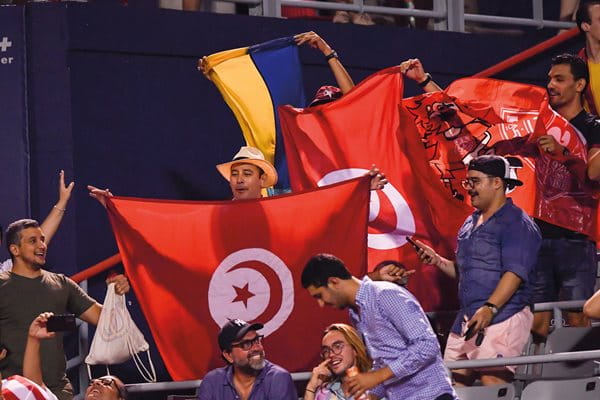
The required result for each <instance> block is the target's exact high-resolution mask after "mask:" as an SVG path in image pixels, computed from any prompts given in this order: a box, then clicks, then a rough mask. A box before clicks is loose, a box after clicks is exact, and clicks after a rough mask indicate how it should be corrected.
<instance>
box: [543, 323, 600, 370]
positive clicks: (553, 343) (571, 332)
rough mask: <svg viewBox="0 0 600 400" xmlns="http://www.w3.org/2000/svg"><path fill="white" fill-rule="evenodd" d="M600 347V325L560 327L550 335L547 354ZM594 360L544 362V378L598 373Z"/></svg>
mask: <svg viewBox="0 0 600 400" xmlns="http://www.w3.org/2000/svg"><path fill="white" fill-rule="evenodd" d="M598 349H600V327H592V328H560V329H556V330H555V331H554V332H552V333H551V334H550V335H549V336H548V341H547V342H546V349H545V350H546V351H545V352H546V354H552V353H564V352H569V351H584V350H598ZM595 369H596V364H595V362H594V361H593V360H588V361H571V362H561V363H549V364H544V365H543V367H542V376H541V378H542V379H565V378H584V377H590V376H594V375H595V374H596V371H595Z"/></svg>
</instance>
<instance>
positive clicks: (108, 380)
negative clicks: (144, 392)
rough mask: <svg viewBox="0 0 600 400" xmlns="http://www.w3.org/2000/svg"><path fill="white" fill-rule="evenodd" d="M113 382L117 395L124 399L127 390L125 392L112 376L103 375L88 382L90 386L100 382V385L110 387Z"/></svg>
mask: <svg viewBox="0 0 600 400" xmlns="http://www.w3.org/2000/svg"><path fill="white" fill-rule="evenodd" d="M113 383H114V388H115V389H116V390H117V392H119V397H120V398H122V399H126V398H127V392H126V390H125V388H124V387H120V386H119V385H117V381H116V380H115V378H113V377H112V376H103V377H101V378H98V379H94V380H92V381H91V382H90V386H92V385H95V384H101V385H102V386H106V387H112V386H113Z"/></svg>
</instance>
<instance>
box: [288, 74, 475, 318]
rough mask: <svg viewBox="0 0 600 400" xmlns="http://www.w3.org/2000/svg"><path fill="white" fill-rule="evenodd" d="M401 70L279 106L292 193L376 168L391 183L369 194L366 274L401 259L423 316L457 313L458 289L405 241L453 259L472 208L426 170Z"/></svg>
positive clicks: (422, 149)
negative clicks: (312, 101) (318, 100)
mask: <svg viewBox="0 0 600 400" xmlns="http://www.w3.org/2000/svg"><path fill="white" fill-rule="evenodd" d="M402 90H403V81H402V74H401V73H400V69H399V67H392V68H388V69H385V70H382V71H379V72H377V73H375V74H374V75H371V76H370V77H369V78H367V79H366V80H364V81H363V82H361V83H360V84H359V85H358V86H356V87H354V88H353V89H352V90H351V91H350V92H349V93H347V94H346V95H344V96H343V97H342V98H341V99H339V100H336V101H334V102H332V103H328V104H324V105H321V106H317V107H310V108H305V109H298V108H292V107H290V106H285V107H280V109H279V116H280V119H281V127H282V132H283V134H284V144H285V148H286V155H287V158H288V167H289V172H290V180H291V183H292V189H293V190H303V189H308V188H314V187H315V186H321V185H326V184H329V183H332V182H337V181H340V180H343V179H348V178H351V177H355V176H359V175H363V174H365V173H366V172H367V171H368V170H369V169H370V168H371V165H372V164H376V165H377V167H378V168H379V169H380V170H381V171H383V172H384V173H385V174H386V177H387V178H388V180H389V183H388V184H387V185H386V186H385V188H384V189H383V190H379V191H372V192H371V209H370V216H369V221H370V224H369V234H368V245H369V267H370V268H373V267H374V266H375V265H376V264H377V263H378V262H380V261H383V260H387V259H392V260H400V261H401V262H402V263H403V264H405V265H406V266H407V267H408V268H415V269H416V274H415V275H414V276H413V278H411V280H410V281H409V288H410V290H411V291H412V292H413V293H414V294H415V295H416V297H417V298H418V299H419V301H420V302H421V304H422V306H423V308H424V309H425V310H428V311H429V310H438V309H455V308H456V297H455V296H456V282H454V281H453V280H450V279H448V278H446V277H445V276H444V275H443V273H442V272H441V271H439V270H438V269H437V268H436V267H433V266H425V265H422V264H421V263H420V262H419V261H418V259H417V256H416V253H415V251H414V249H413V248H412V247H411V246H410V245H408V244H407V242H406V236H412V235H414V236H415V237H416V238H418V239H421V240H423V241H426V242H428V243H430V244H431V245H432V247H434V248H435V249H436V250H437V251H438V252H439V253H440V254H442V255H444V256H446V257H450V258H452V257H453V254H454V248H455V243H456V234H457V231H458V229H459V227H460V226H461V224H462V223H463V222H464V220H465V218H466V216H467V215H468V214H469V213H470V212H471V210H472V208H471V207H470V206H469V205H467V204H465V202H464V201H461V200H458V199H456V198H454V197H452V195H451V194H449V193H448V191H447V190H446V189H445V188H444V186H443V184H442V182H441V181H440V179H439V176H436V175H435V174H434V173H433V171H432V169H431V168H430V167H429V164H428V163H427V159H426V151H425V150H426V149H425V148H424V146H423V144H422V143H421V140H420V136H419V134H418V132H417V128H416V127H415V125H414V123H413V119H412V118H410V116H407V115H405V114H406V111H405V110H403V109H402V107H401V106H402Z"/></svg>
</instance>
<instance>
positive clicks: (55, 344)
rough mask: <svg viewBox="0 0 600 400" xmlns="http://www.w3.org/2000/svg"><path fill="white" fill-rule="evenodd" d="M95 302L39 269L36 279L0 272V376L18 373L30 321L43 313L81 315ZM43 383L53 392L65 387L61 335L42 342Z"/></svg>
mask: <svg viewBox="0 0 600 400" xmlns="http://www.w3.org/2000/svg"><path fill="white" fill-rule="evenodd" d="M94 303H95V301H94V299H92V298H91V297H89V296H88V295H87V294H86V293H85V292H84V291H83V290H82V289H81V288H80V287H79V286H78V285H77V284H76V283H75V282H73V281H72V280H71V279H69V278H67V277H66V276H64V275H62V274H55V273H52V272H48V271H44V270H42V275H41V276H40V277H37V278H33V279H32V278H26V277H24V276H21V275H17V274H14V273H12V272H0V344H2V345H4V346H5V347H6V348H7V349H8V351H9V354H8V356H7V358H6V359H5V360H3V361H0V372H1V373H2V376H3V377H9V376H11V375H15V374H19V375H21V374H22V372H23V371H22V370H23V356H24V354H25V344H26V343H27V335H28V332H29V326H30V325H31V322H32V321H33V320H34V319H35V318H36V317H37V316H38V315H39V314H41V313H43V312H53V313H54V314H66V313H68V314H75V315H76V316H79V315H81V314H82V313H83V312H84V311H86V310H87V309H88V308H90V307H91V306H92V305H93V304H94ZM40 356H41V363H42V374H43V379H44V383H45V384H46V385H47V386H48V387H49V388H50V389H51V390H52V391H53V392H54V393H57V391H60V390H61V389H62V388H64V387H65V385H68V380H67V377H66V373H65V369H66V359H65V352H64V349H63V335H62V334H59V333H57V335H56V336H55V337H54V338H51V339H46V340H43V341H42V344H41V349H40Z"/></svg>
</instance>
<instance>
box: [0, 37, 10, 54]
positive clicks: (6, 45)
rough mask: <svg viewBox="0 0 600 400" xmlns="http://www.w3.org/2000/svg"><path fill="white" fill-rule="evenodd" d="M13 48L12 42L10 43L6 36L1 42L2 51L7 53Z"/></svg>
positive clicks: (0, 48)
mask: <svg viewBox="0 0 600 400" xmlns="http://www.w3.org/2000/svg"><path fill="white" fill-rule="evenodd" d="M11 46H12V42H9V41H8V38H7V37H6V36H4V37H3V38H2V41H1V42H0V51H1V52H3V53H4V52H5V51H6V49H8V48H9V47H11Z"/></svg>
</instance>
